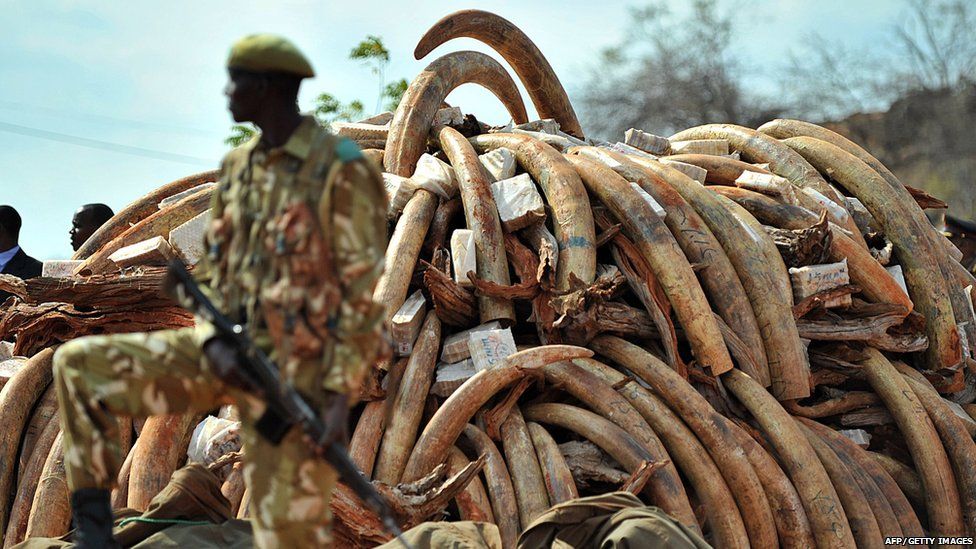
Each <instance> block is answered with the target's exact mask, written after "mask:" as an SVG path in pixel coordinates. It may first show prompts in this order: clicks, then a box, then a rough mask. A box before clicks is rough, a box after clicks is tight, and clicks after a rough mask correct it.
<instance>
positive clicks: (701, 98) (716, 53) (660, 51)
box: [582, 0, 776, 137]
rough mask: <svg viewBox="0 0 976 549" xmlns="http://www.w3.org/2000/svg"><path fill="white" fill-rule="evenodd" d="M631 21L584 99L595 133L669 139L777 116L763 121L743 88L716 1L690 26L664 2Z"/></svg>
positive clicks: (698, 9) (700, 2)
mask: <svg viewBox="0 0 976 549" xmlns="http://www.w3.org/2000/svg"><path fill="white" fill-rule="evenodd" d="M631 13H632V17H633V22H632V24H631V28H630V29H629V32H628V35H627V37H626V39H625V42H624V43H623V44H620V45H619V46H616V47H614V48H610V49H607V50H605V51H603V52H602V53H601V56H600V60H599V61H598V63H597V65H596V66H595V67H594V69H593V74H592V75H591V77H590V78H589V80H588V82H587V84H586V85H585V86H584V89H583V91H582V106H583V109H582V110H583V117H584V120H585V121H586V125H587V127H588V128H591V129H592V132H593V133H595V134H596V135H601V136H604V137H614V136H619V135H621V133H622V132H623V131H624V130H626V129H627V128H629V127H636V128H642V129H645V130H647V131H653V132H655V133H659V134H669V133H670V132H673V131H675V130H678V129H683V128H686V127H689V126H694V125H697V124H703V123H708V122H737V123H755V122H756V121H758V120H760V119H761V118H763V117H766V118H768V116H767V115H771V114H773V113H774V112H775V110H776V109H771V111H772V112H766V113H763V112H762V109H761V108H760V106H759V104H760V101H759V99H758V98H757V97H755V96H754V95H751V94H749V93H747V92H746V91H745V90H744V89H743V88H742V86H741V85H740V83H739V80H740V76H741V73H742V72H743V71H742V67H741V64H740V62H739V61H738V59H737V58H736V57H735V56H733V55H732V54H731V50H730V48H729V46H730V43H731V40H732V32H733V24H732V21H733V19H732V17H731V15H729V14H724V13H720V12H719V9H718V6H717V4H716V2H715V0H696V1H695V2H694V4H693V9H692V13H691V14H690V15H689V16H688V17H685V18H678V17H676V16H675V15H674V14H673V13H672V12H671V11H670V10H669V7H668V4H667V3H666V2H664V1H660V0H657V1H654V2H652V3H651V4H649V5H648V6H646V7H644V8H640V9H634V10H632V12H631Z"/></svg>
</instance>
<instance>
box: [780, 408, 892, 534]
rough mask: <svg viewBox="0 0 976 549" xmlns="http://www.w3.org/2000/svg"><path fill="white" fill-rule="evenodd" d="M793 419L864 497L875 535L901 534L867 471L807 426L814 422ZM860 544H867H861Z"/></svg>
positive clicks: (882, 496)
mask: <svg viewBox="0 0 976 549" xmlns="http://www.w3.org/2000/svg"><path fill="white" fill-rule="evenodd" d="M796 420H797V424H799V425H800V427H801V428H802V429H803V430H804V433H806V434H807V435H808V437H809V440H810V441H811V443H812V444H813V445H814V449H816V448H817V447H818V444H819V445H820V448H821V449H823V450H824V451H827V452H829V453H830V454H831V455H832V456H833V459H835V460H836V461H837V462H838V463H839V464H840V465H841V466H842V467H844V468H845V469H847V471H848V472H849V473H850V475H851V477H852V480H853V482H854V483H855V484H856V485H857V487H858V488H859V489H860V491H861V493H862V494H863V495H864V499H865V500H866V503H867V506H868V507H869V508H870V511H871V514H872V515H873V517H874V520H875V522H876V523H877V525H878V529H879V532H878V535H879V536H882V535H883V536H901V535H902V534H901V533H899V532H901V531H902V529H901V523H900V522H899V520H898V517H896V516H895V512H894V510H893V509H892V507H891V504H890V503H888V501H887V500H888V497H887V495H886V494H885V493H884V492H882V491H881V489H880V488H879V487H878V485H877V484H876V483H875V482H874V479H873V478H871V476H870V475H868V474H867V472H866V471H865V470H864V469H863V468H862V467H861V465H860V463H859V462H858V461H857V460H855V459H852V457H851V456H850V454H849V453H848V452H846V451H844V449H843V448H840V447H838V446H837V445H836V444H832V443H831V441H830V440H828V439H827V437H826V436H824V435H823V433H821V431H820V430H818V429H816V428H814V427H812V426H811V423H816V422H814V421H810V420H806V421H802V420H801V418H796ZM817 453H818V454H819V453H820V451H819V450H818V452H817ZM829 459H831V458H829V457H828V460H829ZM821 461H823V460H821ZM837 484H838V483H837V482H836V481H835V482H834V486H837ZM838 494H839V495H840V496H841V498H843V497H844V496H843V493H841V491H840V488H839V487H838ZM903 497H904V496H903ZM845 509H847V504H845ZM852 514H853V513H852ZM851 520H854V519H851ZM854 535H855V536H857V535H858V533H857V531H855V533H854ZM862 536H863V534H862ZM881 541H882V540H880V539H878V540H876V541H875V542H874V544H875V545H878V544H880V543H881ZM862 545H868V544H864V543H862Z"/></svg>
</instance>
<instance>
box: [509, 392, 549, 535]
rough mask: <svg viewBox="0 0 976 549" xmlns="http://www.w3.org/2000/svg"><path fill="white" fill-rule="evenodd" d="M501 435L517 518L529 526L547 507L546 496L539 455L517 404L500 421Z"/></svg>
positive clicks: (547, 498)
mask: <svg viewBox="0 0 976 549" xmlns="http://www.w3.org/2000/svg"><path fill="white" fill-rule="evenodd" d="M501 435H502V452H504V453H505V462H506V463H508V472H509V473H510V474H511V475H512V486H514V487H515V497H516V498H517V500H518V514H519V519H520V520H521V522H522V524H524V525H529V524H532V522H533V521H535V519H536V518H538V517H539V515H541V514H543V513H545V512H546V510H548V509H549V495H548V491H547V489H546V481H545V478H544V477H543V474H542V470H543V468H542V465H541V464H540V463H539V456H538V455H537V454H536V451H535V446H534V445H533V444H532V437H531V435H529V428H528V427H527V426H526V425H525V419H523V418H522V412H520V411H519V409H518V406H514V407H512V410H511V412H510V413H509V414H508V418H507V419H506V420H505V421H504V422H503V423H502V427H501Z"/></svg>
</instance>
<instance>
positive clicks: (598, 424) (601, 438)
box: [523, 403, 701, 532]
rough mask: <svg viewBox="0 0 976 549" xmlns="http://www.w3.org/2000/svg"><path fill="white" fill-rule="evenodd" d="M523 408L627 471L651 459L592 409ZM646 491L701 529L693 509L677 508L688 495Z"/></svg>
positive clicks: (685, 503)
mask: <svg viewBox="0 0 976 549" xmlns="http://www.w3.org/2000/svg"><path fill="white" fill-rule="evenodd" d="M523 412H524V413H525V417H526V419H528V420H529V421H535V422H537V423H545V424H547V425H555V426H557V427H562V428H563V429H568V430H570V431H573V432H574V433H576V434H578V435H580V436H582V437H583V438H585V439H588V440H590V441H591V442H593V443H594V444H596V445H597V446H599V447H600V448H601V449H602V450H603V451H604V452H606V453H608V454H610V457H612V458H613V459H615V460H616V461H617V463H619V464H620V465H623V467H624V468H625V469H627V470H628V471H634V470H636V469H637V468H638V467H639V466H640V464H641V462H643V461H652V458H651V455H650V454H649V453H648V452H647V450H645V449H644V447H643V446H641V445H640V443H638V442H637V441H636V440H634V438H633V437H632V436H630V434H628V433H627V431H625V430H623V429H621V428H620V427H618V426H617V425H615V424H614V423H613V422H611V421H610V420H608V419H604V418H602V417H600V416H599V415H597V414H594V413H593V412H591V411H589V410H585V409H583V408H579V407H576V406H570V405H568V404H554V403H547V404H533V405H532V406H528V407H526V408H525V410H523ZM644 493H645V494H646V495H648V496H649V497H651V499H652V501H653V503H654V504H655V505H657V506H658V507H660V508H661V509H663V510H664V511H665V512H667V513H668V514H669V515H671V516H672V517H673V518H674V519H675V520H677V521H678V522H680V523H681V524H684V525H685V526H687V527H689V528H692V529H693V530H695V531H696V532H701V529H700V528H699V527H698V522H697V521H696V520H695V515H694V513H691V515H690V516H689V515H688V514H687V513H676V512H675V511H676V510H677V509H681V508H683V507H687V506H688V501H687V498H685V501H683V502H679V501H674V500H668V499H665V500H661V499H658V497H655V496H654V495H653V494H651V493H649V490H648V489H647V488H645V489H644ZM689 510H690V509H689Z"/></svg>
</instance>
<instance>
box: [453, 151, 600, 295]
mask: <svg viewBox="0 0 976 549" xmlns="http://www.w3.org/2000/svg"><path fill="white" fill-rule="evenodd" d="M470 141H471V143H472V144H473V145H474V148H475V150H477V151H478V152H486V151H491V150H494V149H498V148H502V147H504V148H507V149H510V150H511V151H512V152H514V153H515V158H516V159H517V160H518V163H519V164H520V165H521V166H522V168H524V169H525V171H527V172H529V174H530V175H531V176H532V179H534V180H535V181H536V182H537V183H538V184H539V187H541V188H542V192H543V193H544V194H545V195H546V202H548V203H549V206H550V207H551V208H552V224H553V232H554V233H555V235H556V239H557V240H558V241H559V260H558V262H557V267H556V288H557V289H559V290H567V289H569V281H570V278H569V275H570V274H573V275H576V278H578V279H580V280H581V281H583V282H585V283H587V284H588V283H590V282H593V279H594V278H595V277H596V247H595V241H596V229H595V227H594V224H593V212H592V211H591V210H590V200H589V198H587V196H586V189H585V188H584V187H583V182H582V181H581V180H580V177H579V175H577V174H576V170H574V169H573V166H572V165H571V164H570V163H569V161H568V160H566V159H565V158H563V155H561V154H559V153H558V152H556V150H555V149H553V148H552V147H550V146H549V145H546V144H545V143H542V142H541V141H539V140H538V139H535V138H533V137H530V136H527V135H520V134H510V133H492V134H483V135H479V136H477V137H472V138H471V139H470Z"/></svg>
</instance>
